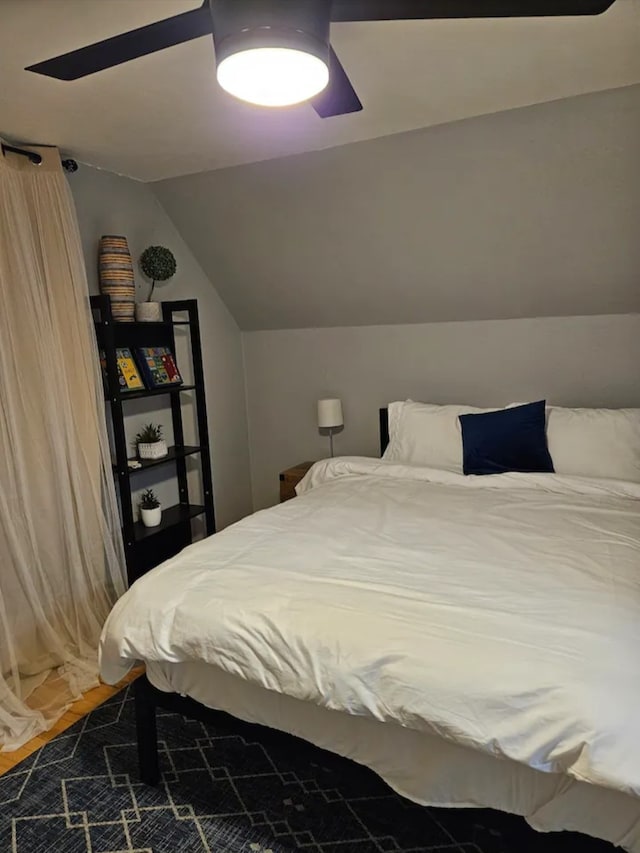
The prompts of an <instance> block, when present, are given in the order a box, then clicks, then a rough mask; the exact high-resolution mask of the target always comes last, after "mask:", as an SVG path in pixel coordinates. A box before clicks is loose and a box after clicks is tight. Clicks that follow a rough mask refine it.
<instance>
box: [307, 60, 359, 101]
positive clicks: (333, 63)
mask: <svg viewBox="0 0 640 853" xmlns="http://www.w3.org/2000/svg"><path fill="white" fill-rule="evenodd" d="M311 106H312V107H313V108H314V110H315V111H316V112H317V113H318V115H319V116H320V118H331V116H341V115H346V114H347V113H357V112H359V111H360V110H361V109H362V104H361V103H360V98H359V97H358V96H357V95H356V92H355V89H354V88H353V86H352V85H351V81H350V80H349V78H348V77H347V72H346V71H345V70H344V68H343V67H342V63H341V62H340V60H339V59H338V57H337V56H336V53H335V51H334V49H333V48H332V47H331V48H329V83H328V85H327V87H326V89H324V90H323V91H322V92H320V94H319V95H317V96H316V97H315V98H314V99H313V100H312V101H311Z"/></svg>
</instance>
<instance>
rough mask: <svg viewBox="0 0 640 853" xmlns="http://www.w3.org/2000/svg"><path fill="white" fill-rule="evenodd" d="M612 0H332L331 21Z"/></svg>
mask: <svg viewBox="0 0 640 853" xmlns="http://www.w3.org/2000/svg"><path fill="white" fill-rule="evenodd" d="M613 3H614V0H333V4H332V7H331V20H332V21H401V20H418V19H420V20H422V19H431V18H537V17H541V16H546V15H600V14H601V13H602V12H606V10H607V9H608V8H609V7H610V6H612V5H613Z"/></svg>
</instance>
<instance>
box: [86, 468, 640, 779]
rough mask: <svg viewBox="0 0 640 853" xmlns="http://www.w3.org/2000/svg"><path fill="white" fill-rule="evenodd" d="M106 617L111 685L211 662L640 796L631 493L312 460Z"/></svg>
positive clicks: (638, 531)
mask: <svg viewBox="0 0 640 853" xmlns="http://www.w3.org/2000/svg"><path fill="white" fill-rule="evenodd" d="M299 492H300V493H301V494H302V497H300V498H299V499H297V500H294V501H289V502H288V503H286V504H283V505H281V506H279V507H275V508H273V509H270V510H266V511H264V512H260V513H257V514H256V515H253V516H251V517H249V518H247V519H245V520H244V521H242V522H240V523H239V524H236V525H234V526H233V527H231V528H228V529H227V530H225V531H223V532H222V533H219V534H217V535H216V536H215V537H213V538H211V539H207V540H205V541H203V542H200V543H198V544H196V545H192V546H191V547H189V548H187V549H186V550H185V551H183V552H182V553H181V554H180V555H179V556H177V557H175V558H173V559H172V560H169V561H168V562H166V563H164V564H163V565H162V566H160V567H158V568H157V569H155V570H154V571H152V572H151V573H149V574H148V575H146V576H144V577H143V578H142V579H141V580H139V581H138V582H137V583H135V584H134V586H133V587H132V588H131V589H130V590H129V591H128V592H127V593H126V594H125V595H124V596H123V598H122V599H120V601H119V602H118V603H117V604H116V606H115V607H114V609H113V611H112V613H111V615H110V617H109V619H108V621H107V623H106V625H105V629H104V633H103V638H102V645H101V661H102V675H103V678H104V679H105V680H106V681H109V682H115V681H117V680H118V679H120V678H121V677H122V676H123V675H124V674H125V672H126V671H127V670H128V669H129V668H130V667H131V665H132V664H133V662H134V661H135V660H136V659H143V660H148V661H169V662H183V661H190V660H194V659H199V660H204V661H206V662H208V663H210V664H213V665H215V666H217V667H219V668H220V669H222V670H224V671H226V672H228V673H231V674H233V675H237V676H240V677H241V678H243V679H247V680H248V681H251V682H254V683H256V684H258V685H261V686H263V687H265V688H267V689H269V690H274V691H278V692H281V693H284V694H287V695H289V696H293V697H296V698H298V699H303V700H307V701H309V702H314V703H317V704H318V705H320V706H324V707H326V708H331V709H335V710H340V711H346V712H348V713H351V714H359V715H368V716H371V717H374V718H376V719H378V720H385V721H391V722H393V723H396V724H399V725H402V726H407V727H409V728H412V729H417V730H422V731H426V732H430V733H432V734H434V733H435V734H437V735H440V736H442V737H443V738H446V739H449V740H452V741H455V742H458V743H461V744H465V745H467V746H471V747H473V748H475V749H478V750H483V751H485V752H488V753H491V754H493V755H498V756H500V755H504V756H508V757H510V758H512V759H514V760H516V761H519V762H523V763H526V764H528V765H530V766H531V767H534V768H537V769H539V770H546V771H561V772H566V773H568V774H570V775H571V776H574V777H576V778H577V779H580V780H583V781H587V782H593V783H597V784H599V785H603V786H605V787H610V788H614V789H618V790H621V791H624V792H627V793H632V794H635V795H640V678H639V670H640V666H639V660H640V655H639V653H640V485H635V484H632V483H623V482H614V481H605V480H586V479H580V478H569V477H559V476H555V475H550V474H543V475H535V474H534V475H531V474H502V475H496V476H491V477H463V476H461V475H458V474H452V473H448V472H441V471H435V470H432V469H426V468H414V467H407V466H401V465H397V464H393V463H385V462H381V461H378V460H369V459H362V458H343V459H335V460H327V461H325V462H322V463H318V464H317V465H315V466H314V468H313V469H312V470H311V471H310V472H309V474H308V475H307V477H306V478H305V480H304V481H303V482H302V483H301V485H300V486H299Z"/></svg>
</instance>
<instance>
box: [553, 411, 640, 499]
mask: <svg viewBox="0 0 640 853" xmlns="http://www.w3.org/2000/svg"><path fill="white" fill-rule="evenodd" d="M547 444H548V446H549V453H550V454H551V458H552V460H553V467H554V469H555V472H556V474H566V475H570V476H575V477H602V478H606V479H612V480H631V481H634V482H636V483H640V409H565V408H562V407H560V406H547Z"/></svg>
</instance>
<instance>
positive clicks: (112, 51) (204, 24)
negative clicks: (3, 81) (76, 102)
mask: <svg viewBox="0 0 640 853" xmlns="http://www.w3.org/2000/svg"><path fill="white" fill-rule="evenodd" d="M212 27H213V24H212V21H211V12H210V10H209V3H208V0H205V3H204V4H203V5H202V6H200V7H199V8H197V9H191V10H190V11H189V12H182V14H180V15H174V17H173V18H165V19H164V20H163V21H157V22H156V23H154V24H148V25H147V26H145V27H138V29H136V30H131V31H130V32H128V33H122V34H121V35H118V36H113V38H108V39H104V40H103V41H99V42H96V43H95V44H90V45H89V46H88V47H81V48H80V49H79V50H72V51H70V52H69V53H63V54H62V55H61V56H56V57H54V58H53V59H47V60H45V61H44V62H38V63H36V64H35V65H30V66H29V67H28V68H25V71H34V72H35V73H36V74H44V75H45V76H46V77H54V78H55V79H56V80H78V79H79V78H80V77H86V76H87V75H88V74H95V73H96V71H104V69H105V68H113V67H114V66H115V65H121V64H122V63H123V62H129V60H131V59H137V58H138V57H139V56H146V55H147V54H148V53H155V52H156V51H158V50H164V49H165V48H166V47H172V46H173V45H174V44H182V43H183V42H185V41H191V39H195V38H198V37H199V36H204V35H207V34H210V33H211V31H212Z"/></svg>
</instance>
